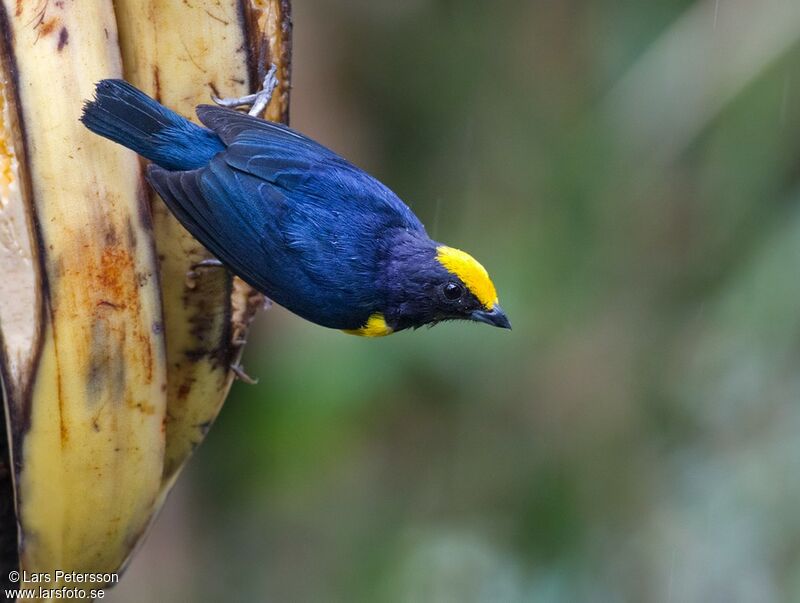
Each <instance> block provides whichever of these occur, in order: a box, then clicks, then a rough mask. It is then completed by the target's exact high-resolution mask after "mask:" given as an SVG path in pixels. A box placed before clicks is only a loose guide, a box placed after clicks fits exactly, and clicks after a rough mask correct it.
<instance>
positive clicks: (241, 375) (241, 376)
mask: <svg viewBox="0 0 800 603" xmlns="http://www.w3.org/2000/svg"><path fill="white" fill-rule="evenodd" d="M231 371H233V374H234V375H235V376H236V378H237V379H238V380H239V381H244V382H245V383H247V384H248V385H256V384H257V383H258V379H253V378H252V377H251V376H250V375H248V374H247V373H245V372H244V368H243V367H242V365H241V364H232V365H231Z"/></svg>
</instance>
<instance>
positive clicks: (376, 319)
mask: <svg viewBox="0 0 800 603" xmlns="http://www.w3.org/2000/svg"><path fill="white" fill-rule="evenodd" d="M392 331H393V329H392V327H390V326H389V325H387V324H386V319H385V318H384V317H383V314H381V313H380V312H376V313H375V314H373V315H372V316H370V317H369V319H368V320H367V324H365V325H364V326H363V327H361V328H360V329H345V330H344V332H345V333H347V334H348V335H359V336H361V337H383V336H385V335H391V334H392Z"/></svg>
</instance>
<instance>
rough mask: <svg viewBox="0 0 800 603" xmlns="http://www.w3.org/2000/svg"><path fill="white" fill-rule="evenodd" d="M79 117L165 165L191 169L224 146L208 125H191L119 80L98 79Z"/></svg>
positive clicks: (140, 153)
mask: <svg viewBox="0 0 800 603" xmlns="http://www.w3.org/2000/svg"><path fill="white" fill-rule="evenodd" d="M81 121H82V122H83V123H84V125H85V126H86V127H87V128H89V129H90V130H91V131H92V132H94V133H95V134H99V135H100V136H103V137H105V138H108V139H110V140H113V141H114V142H117V143H119V144H121V145H123V146H125V147H128V148H129V149H132V150H134V151H136V152H137V153H138V154H139V155H142V156H143V157H146V158H147V159H149V160H150V161H153V162H154V163H156V164H158V165H160V166H161V167H163V168H165V169H167V170H173V171H182V170H193V169H196V168H199V167H202V166H204V165H205V164H207V163H208V162H209V161H210V160H211V158H212V157H213V156H214V155H216V154H217V153H219V152H220V151H221V150H223V149H224V145H223V144H222V141H221V140H220V139H219V138H218V137H217V135H216V134H214V133H213V132H212V131H211V130H207V129H206V128H203V127H200V126H198V125H196V124H193V123H192V122H190V121H189V120H188V119H186V118H184V117H181V116H180V115H178V114H177V113H175V112H174V111H171V110H170V109H167V108H166V107H164V106H163V105H161V104H159V103H158V102H157V101H155V100H153V99H152V98H150V97H149V96H147V95H146V94H145V93H144V92H142V91H141V90H139V89H137V88H135V87H134V86H131V85H130V84H129V83H127V82H125V81H123V80H101V81H100V82H98V83H97V86H96V88H95V98H94V100H91V101H88V102H87V103H86V104H85V105H84V107H83V115H82V116H81Z"/></svg>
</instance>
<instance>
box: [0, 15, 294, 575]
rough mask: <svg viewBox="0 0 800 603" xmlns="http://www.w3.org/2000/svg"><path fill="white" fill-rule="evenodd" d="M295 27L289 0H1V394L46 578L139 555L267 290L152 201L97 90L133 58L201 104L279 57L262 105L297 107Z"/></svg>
mask: <svg viewBox="0 0 800 603" xmlns="http://www.w3.org/2000/svg"><path fill="white" fill-rule="evenodd" d="M290 30H291V24H290V19H289V2H288V0H192V2H185V1H184V0H91V1H90V0H81V1H76V0H36V1H23V0H0V274H3V284H2V295H0V382H1V384H2V391H0V393H1V394H2V398H3V400H4V411H5V422H6V427H7V433H8V438H9V442H8V447H9V449H10V456H9V457H8V458H9V459H10V465H11V467H12V468H13V469H12V470H11V472H10V473H11V477H12V481H13V489H14V492H13V494H14V512H15V515H16V525H17V530H18V534H17V540H18V545H19V546H18V551H17V552H18V559H17V561H18V567H19V569H20V570H22V571H25V572H27V573H28V574H33V573H36V574H47V575H49V576H50V578H48V579H47V580H45V581H44V584H39V586H44V587H47V588H57V587H59V586H61V585H62V583H60V582H58V581H57V580H55V579H54V578H52V577H54V576H55V575H56V570H60V571H66V572H70V571H75V572H115V571H118V570H119V569H120V568H121V567H122V566H124V564H125V562H126V560H127V559H128V558H129V556H130V554H131V552H132V551H133V550H134V549H135V547H136V545H137V543H138V542H139V541H140V539H141V537H142V535H143V533H144V532H145V530H146V529H147V527H148V525H149V524H150V522H151V521H152V518H153V517H154V514H155V512H156V511H157V509H158V508H159V507H160V505H161V504H162V503H163V500H164V498H165V496H166V494H167V493H168V491H169V489H170V487H171V486H172V484H173V483H174V480H175V479H176V476H177V475H178V472H179V470H180V468H181V467H182V466H183V465H184V463H185V462H186V460H187V459H188V457H189V456H190V454H191V452H192V451H193V450H194V448H195V447H196V446H197V445H198V444H199V443H200V442H201V441H202V439H203V437H204V436H205V433H206V431H207V430H208V428H209V426H210V425H211V423H212V422H213V421H214V419H215V418H216V416H217V414H218V412H219V409H220V407H221V405H222V403H223V401H224V399H225V397H226V395H227V392H228V390H229V388H230V386H231V383H232V380H233V378H234V374H235V373H237V372H238V370H237V368H236V367H238V363H239V360H240V356H241V351H242V345H243V342H244V339H245V337H246V334H247V330H248V327H249V324H250V322H251V321H252V319H253V317H254V315H255V313H256V311H257V309H258V308H260V307H261V306H262V305H263V303H264V300H263V298H262V296H261V295H260V294H258V293H257V292H255V291H254V290H253V289H251V288H250V287H248V286H247V285H245V284H244V283H243V282H241V281H240V280H238V279H235V278H232V277H231V276H230V274H228V273H227V272H225V271H224V270H221V269H213V268H199V267H196V265H197V264H198V263H199V262H201V261H202V260H203V259H206V258H207V257H208V253H207V252H206V251H205V250H204V249H203V248H202V247H201V246H200V245H199V244H198V243H197V242H196V241H194V240H193V239H192V238H191V236H190V235H189V234H188V233H187V232H186V231H185V230H184V229H183V228H182V227H181V226H180V225H179V224H178V222H177V221H176V220H175V219H174V218H173V217H172V216H171V215H170V214H169V213H168V211H167V210H166V207H165V206H164V205H163V203H162V202H161V201H160V200H159V199H156V198H150V195H151V193H150V192H149V189H147V188H146V187H145V184H144V180H143V179H142V176H141V165H140V163H139V161H138V160H137V159H136V157H135V156H134V155H133V154H132V153H130V152H129V151H127V150H125V149H123V148H122V147H119V146H117V145H114V144H112V143H109V142H108V141H105V140H103V139H101V138H99V137H97V136H94V135H93V134H91V133H90V132H89V131H88V130H86V129H84V128H83V126H82V125H81V124H80V122H79V121H78V117H79V115H80V113H81V107H82V103H83V101H84V100H85V99H87V98H89V97H90V96H91V94H92V91H93V87H94V84H95V82H97V81H98V80H100V79H102V78H108V77H122V75H123V73H124V75H126V76H127V79H129V81H132V82H133V83H134V84H135V85H137V86H138V87H140V88H142V89H144V90H145V91H146V92H149V93H150V94H152V95H153V96H155V97H156V98H159V99H160V100H161V101H162V102H164V103H165V104H167V105H168V106H171V107H173V108H175V109H177V110H178V111H181V112H183V113H184V114H186V115H187V116H189V115H192V116H193V114H194V113H193V112H194V106H195V105H196V104H200V103H203V102H208V99H209V96H210V94H211V93H213V94H216V95H217V96H241V95H243V94H246V93H249V92H251V91H254V90H256V89H258V88H259V87H260V84H261V82H262V80H263V78H264V76H265V74H266V72H267V70H268V69H269V67H270V65H271V64H276V65H277V67H278V78H279V86H278V88H277V90H276V92H275V94H274V95H273V98H272V101H271V102H270V104H269V106H268V107H267V109H266V112H265V113H266V117H267V118H268V119H271V120H274V121H284V122H285V121H286V120H287V118H288V93H289V70H290V63H289V57H290V50H291V49H290ZM118 32H119V38H118ZM162 304H163V305H162ZM231 367H233V368H234V370H232V369H231ZM3 444H4V442H3V440H2V438H0V446H2V445H3ZM5 466H7V464H6V463H5V462H4V457H2V456H0V496H2V494H3V492H4V491H5V490H4V486H5V485H6V484H7V480H5V476H4V475H2V468H3V467H5ZM3 502H4V501H0V521H2V525H0V530H1V531H2V534H0V546H2V551H0V556H2V559H0V561H1V562H2V563H3V564H4V569H6V568H5V564H9V566H13V565H14V559H13V554H11V553H13V550H12V551H11V553H9V551H7V550H6V549H7V548H8V547H7V546H6V544H7V542H6V540H7V538H6V536H7V533H6V531H7V530H8V528H9V527H10V526H12V525H13V517H11V516H10V514H9V513H6V510H7V509H6V507H5V506H4V505H3V504H2V503H3ZM12 548H13V547H12ZM7 553H9V554H7ZM5 577H6V576H4V578H5ZM72 586H75V585H74V584H73V585H72ZM92 586H95V587H96V586H97V585H96V584H93V585H92Z"/></svg>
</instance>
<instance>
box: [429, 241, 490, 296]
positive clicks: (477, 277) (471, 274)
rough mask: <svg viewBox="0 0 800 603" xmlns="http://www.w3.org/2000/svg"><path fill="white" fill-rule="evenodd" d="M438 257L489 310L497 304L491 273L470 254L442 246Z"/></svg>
mask: <svg viewBox="0 0 800 603" xmlns="http://www.w3.org/2000/svg"><path fill="white" fill-rule="evenodd" d="M436 257H437V258H438V260H439V263H440V264H441V265H442V266H444V267H445V269H446V270H448V271H449V272H452V273H453V274H455V275H456V276H457V277H458V278H459V279H461V282H462V283H464V285H466V287H467V289H469V290H470V291H471V292H472V294H473V295H474V296H475V297H477V298H478V301H479V302H481V303H482V304H483V305H484V306H485V307H486V308H487V309H488V310H491V309H492V308H493V307H494V305H495V304H496V303H497V291H496V290H495V288H494V283H493V282H492V279H490V278H489V273H488V272H486V268H484V267H483V266H482V265H481V264H480V262H478V260H476V259H475V258H474V257H472V256H471V255H470V254H468V253H466V252H464V251H461V250H460V249H455V248H453V247H447V246H446V245H442V246H441V247H438V248H437V249H436Z"/></svg>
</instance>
